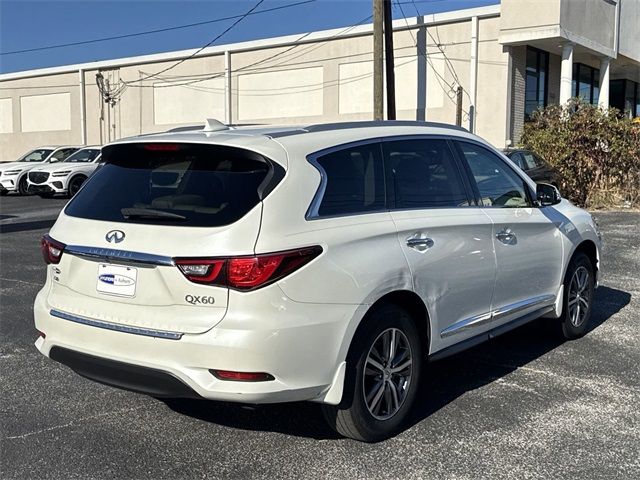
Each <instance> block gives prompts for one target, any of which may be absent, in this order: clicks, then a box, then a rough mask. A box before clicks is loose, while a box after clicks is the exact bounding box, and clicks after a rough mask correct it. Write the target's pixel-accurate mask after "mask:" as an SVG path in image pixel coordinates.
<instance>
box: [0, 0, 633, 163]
mask: <svg viewBox="0 0 640 480" xmlns="http://www.w3.org/2000/svg"><path fill="white" fill-rule="evenodd" d="M405 13H407V15H408V14H409V9H408V8H407V7H405ZM371 35H372V28H371V25H370V24H362V25H356V26H353V27H348V28H341V29H335V30H328V31H321V32H313V33H308V34H300V35H290V36H286V37H278V38H270V39H264V40H258V41H250V42H243V43H237V44H229V45H220V46H214V47H209V48H206V49H204V50H202V51H201V52H199V53H198V54H197V55H195V56H193V58H191V56H192V55H193V53H194V50H186V51H178V52H169V53H162V54H156V55H146V56H139V57H131V58H123V59H117V60H109V61H102V62H93V63H85V64H79V65H69V66H62V67H55V68H45V69H39V70H31V71H25V72H18V73H10V74H4V75H0V160H14V159H16V158H17V157H18V156H20V155H21V154H23V153H25V152H26V151H27V150H29V149H32V148H34V147H37V146H39V145H45V144H47V145H48V144H53V145H56V144H103V143H106V142H108V141H111V140H114V139H118V138H121V137H126V136H131V135H138V134H141V133H149V132H157V131H162V130H168V129H171V128H176V127H180V126H185V125H193V124H198V123H200V122H203V120H204V119H205V118H217V119H220V120H222V121H225V122H227V123H236V124H255V123H260V124H265V123H269V124H299V123H318V122H327V121H347V120H360V119H370V118H371V117H372V111H373V76H372V72H373V64H372V49H373V43H372V38H371ZM394 42H395V65H396V67H395V70H396V97H397V98H396V104H397V110H398V112H397V116H398V118H399V119H417V120H430V121H439V122H447V123H453V122H455V118H456V99H455V90H456V88H457V86H458V85H460V86H462V88H463V89H464V96H463V125H464V126H465V127H467V128H469V129H470V130H473V131H475V132H476V133H477V134H479V135H481V136H483V137H484V138H486V139H487V140H489V141H490V142H491V143H493V144H494V145H496V146H498V147H503V146H505V145H508V144H511V143H516V142H517V141H518V139H519V136H520V133H521V131H522V126H523V124H524V122H525V121H526V120H527V118H528V117H529V115H530V114H531V112H532V111H533V110H535V109H536V108H538V107H540V106H544V105H547V104H551V103H562V102H564V101H566V100H567V99H568V98H570V97H572V96H582V97H583V98H585V99H586V100H587V101H589V102H592V103H595V104H602V105H604V106H606V105H612V106H616V107H618V108H620V109H621V110H625V111H626V112H627V114H628V115H640V88H639V83H640V0H535V1H534V0H502V3H501V4H500V5H495V6H489V7H482V8H475V9H468V10H460V11H453V12H446V13H439V14H435V15H427V16H424V17H409V18H406V20H405V19H402V18H401V19H400V20H395V21H394ZM183 59H187V60H185V61H184V62H182V63H180V64H179V65H177V66H175V67H174V68H170V69H168V68H169V67H172V66H173V65H174V64H176V62H178V61H180V60H183ZM167 69H168V70H167ZM164 70H166V72H165V71H164ZM98 83H100V84H101V86H102V91H101V89H100V88H99V86H98ZM107 92H110V93H109V94H108V96H107ZM105 97H107V100H109V102H108V103H107V102H105Z"/></svg>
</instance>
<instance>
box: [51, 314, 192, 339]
mask: <svg viewBox="0 0 640 480" xmlns="http://www.w3.org/2000/svg"><path fill="white" fill-rule="evenodd" d="M49 313H50V314H51V316H53V317H57V318H61V319H63V320H68V321H70V322H75V323H80V324H82V325H89V326H91V327H98V328H104V329H106V330H113V331H116V332H122V333H133V334H134V335H142V336H145V337H155V338H165V339H168V340H180V338H182V333H178V332H169V331H166V330H153V329H150V328H140V327H130V326H128V325H119V324H117V323H111V322H104V321H102V320H95V319H93V318H87V317H80V316H78V315H72V314H70V313H66V312H62V311H60V310H55V309H51V311H50V312H49Z"/></svg>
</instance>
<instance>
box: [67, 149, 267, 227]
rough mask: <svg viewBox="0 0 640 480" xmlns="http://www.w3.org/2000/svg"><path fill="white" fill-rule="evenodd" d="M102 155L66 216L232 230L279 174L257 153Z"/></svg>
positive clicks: (165, 151)
mask: <svg viewBox="0 0 640 480" xmlns="http://www.w3.org/2000/svg"><path fill="white" fill-rule="evenodd" d="M102 155H103V159H104V161H105V163H104V164H103V166H102V167H100V168H99V169H98V170H97V171H96V173H95V174H94V175H93V176H92V177H91V178H90V179H89V181H88V182H87V184H86V185H85V186H84V187H83V188H82V189H81V190H80V191H79V192H78V194H77V195H76V196H75V197H74V198H73V200H71V202H70V203H69V205H68V206H67V208H66V210H65V212H66V213H67V215H70V216H73V217H81V218H89V219H93V220H104V221H113V222H125V223H126V222H128V223H146V224H158V225H179V226H200V227H202V226H206V227H218V226H222V225H229V224H231V223H233V222H235V221H237V220H239V219H240V218H242V217H243V216H244V215H245V214H247V213H248V212H249V210H251V209H252V208H253V207H254V206H256V205H257V204H258V202H259V201H260V193H261V192H262V190H261V188H264V187H263V186H262V184H263V182H265V179H266V178H267V174H268V173H269V171H270V170H271V169H273V168H275V167H273V166H272V165H271V163H270V162H268V161H267V160H266V159H265V158H264V157H262V156H261V155H259V154H257V153H254V152H250V151H247V150H243V149H239V148H233V147H224V146H218V145H200V144H166V143H164V144H163V143H160V144H127V145H114V146H111V147H106V148H104V149H103V152H102ZM269 178H271V176H269ZM265 183H267V182H265Z"/></svg>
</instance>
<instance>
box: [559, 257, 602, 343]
mask: <svg viewBox="0 0 640 480" xmlns="http://www.w3.org/2000/svg"><path fill="white" fill-rule="evenodd" d="M594 283H595V282H594V274H593V265H592V264H591V260H589V257H587V256H586V255H585V254H584V253H578V254H576V255H575V256H574V257H573V258H572V259H571V263H569V268H568V269H567V274H566V275H565V279H564V299H563V300H564V302H563V307H562V316H561V317H560V320H561V325H562V333H563V335H564V336H565V338H567V339H574V338H579V337H582V336H583V335H584V334H585V333H587V329H588V328H589V321H590V319H591V304H592V301H593V293H594Z"/></svg>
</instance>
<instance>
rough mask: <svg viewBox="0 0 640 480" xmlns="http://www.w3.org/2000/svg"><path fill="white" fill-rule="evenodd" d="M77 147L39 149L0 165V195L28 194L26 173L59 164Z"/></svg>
mask: <svg viewBox="0 0 640 480" xmlns="http://www.w3.org/2000/svg"><path fill="white" fill-rule="evenodd" d="M76 150H78V147H40V148H36V149H35V150H32V151H30V152H29V153H27V154H25V155H24V156H22V157H21V158H20V160H17V161H15V162H6V163H0V195H6V194H7V193H9V192H17V193H19V194H20V195H27V194H28V187H29V185H28V182H27V173H28V172H29V171H30V170H31V169H32V168H35V167H38V166H40V165H45V164H49V163H55V162H61V161H62V160H64V159H65V158H67V157H68V156H69V155H71V154H72V153H73V152H75V151H76Z"/></svg>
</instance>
